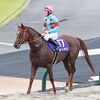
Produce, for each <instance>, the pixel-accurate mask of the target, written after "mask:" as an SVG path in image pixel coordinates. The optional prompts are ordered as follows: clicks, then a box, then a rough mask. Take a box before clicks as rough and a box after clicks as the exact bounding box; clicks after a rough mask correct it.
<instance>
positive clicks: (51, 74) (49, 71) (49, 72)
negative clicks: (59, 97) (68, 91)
mask: <svg viewBox="0 0 100 100" xmlns="http://www.w3.org/2000/svg"><path fill="white" fill-rule="evenodd" d="M47 70H48V74H49V79H50V81H51V83H52V87H53V91H54V94H56V88H55V85H54V79H53V72H52V66H49V67H48V68H47Z"/></svg>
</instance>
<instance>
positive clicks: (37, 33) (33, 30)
mask: <svg viewBox="0 0 100 100" xmlns="http://www.w3.org/2000/svg"><path fill="white" fill-rule="evenodd" d="M28 29H29V30H30V31H32V32H33V33H36V35H38V36H41V34H40V33H39V32H38V31H36V30H35V29H33V28H32V27H28Z"/></svg>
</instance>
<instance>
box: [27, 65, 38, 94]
mask: <svg viewBox="0 0 100 100" xmlns="http://www.w3.org/2000/svg"><path fill="white" fill-rule="evenodd" d="M36 71H37V67H35V66H31V77H30V82H29V86H28V90H27V94H29V93H30V91H31V87H32V83H33V80H34V76H35V74H36Z"/></svg>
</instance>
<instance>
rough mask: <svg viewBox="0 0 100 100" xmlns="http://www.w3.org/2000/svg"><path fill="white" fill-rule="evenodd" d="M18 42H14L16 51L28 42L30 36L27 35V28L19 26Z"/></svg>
mask: <svg viewBox="0 0 100 100" xmlns="http://www.w3.org/2000/svg"><path fill="white" fill-rule="evenodd" d="M16 35H17V36H16V41H15V42H14V47H15V48H16V49H19V48H20V46H21V45H22V44H23V43H24V42H26V41H27V40H28V34H27V27H26V26H24V25H23V24H21V26H18V31H17V33H16Z"/></svg>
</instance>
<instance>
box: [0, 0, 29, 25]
mask: <svg viewBox="0 0 100 100" xmlns="http://www.w3.org/2000/svg"><path fill="white" fill-rule="evenodd" d="M26 1H27V0H0V24H2V23H3V22H4V21H5V20H6V19H8V18H9V17H11V16H12V15H13V14H14V13H16V11H17V10H18V9H20V8H21V7H22V6H23V5H24V4H25V2H26Z"/></svg>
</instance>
